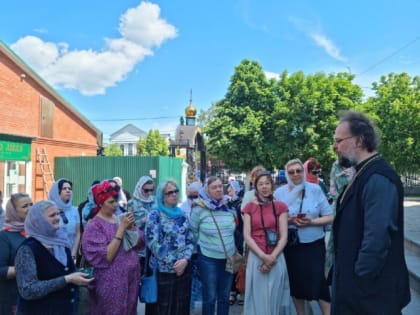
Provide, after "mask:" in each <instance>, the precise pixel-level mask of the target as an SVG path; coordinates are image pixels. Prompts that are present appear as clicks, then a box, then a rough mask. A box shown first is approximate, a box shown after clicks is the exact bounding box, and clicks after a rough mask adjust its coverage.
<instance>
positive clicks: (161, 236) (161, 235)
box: [145, 209, 194, 273]
mask: <svg viewBox="0 0 420 315" xmlns="http://www.w3.org/2000/svg"><path fill="white" fill-rule="evenodd" d="M145 234H146V244H147V247H148V248H149V249H150V250H151V252H152V254H153V256H152V258H151V259H150V265H151V266H157V268H158V270H159V271H160V272H168V273H175V269H174V268H173V265H174V264H175V262H176V261H177V260H180V259H183V258H185V259H187V260H188V261H189V260H190V259H191V256H192V252H193V248H194V244H193V234H192V232H191V228H190V223H189V221H188V218H187V216H186V215H185V214H183V215H181V216H180V217H178V218H176V219H171V218H169V217H167V216H166V215H165V214H164V213H162V212H160V211H159V210H156V209H154V210H151V211H150V212H149V215H148V218H147V223H146V233H145Z"/></svg>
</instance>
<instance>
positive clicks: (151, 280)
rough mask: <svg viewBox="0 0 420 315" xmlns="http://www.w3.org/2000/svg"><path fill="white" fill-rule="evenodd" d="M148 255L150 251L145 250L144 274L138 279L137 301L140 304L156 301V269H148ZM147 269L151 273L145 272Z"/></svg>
mask: <svg viewBox="0 0 420 315" xmlns="http://www.w3.org/2000/svg"><path fill="white" fill-rule="evenodd" d="M150 255H151V253H150V249H147V250H146V258H145V265H146V267H145V272H144V274H143V275H142V276H141V278H140V279H141V282H140V289H139V300H140V302H141V303H156V302H157V300H158V285H157V276H156V273H157V270H156V267H153V268H150V266H149V259H150ZM148 269H149V270H151V273H148V272H147V270H148Z"/></svg>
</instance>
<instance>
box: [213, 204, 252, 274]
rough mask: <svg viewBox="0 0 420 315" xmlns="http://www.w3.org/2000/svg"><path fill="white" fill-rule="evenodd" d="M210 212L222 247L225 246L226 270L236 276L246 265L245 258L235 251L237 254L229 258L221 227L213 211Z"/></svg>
mask: <svg viewBox="0 0 420 315" xmlns="http://www.w3.org/2000/svg"><path fill="white" fill-rule="evenodd" d="M209 211H210V214H211V217H212V218H213V221H214V224H215V225H216V228H217V232H218V233H219V237H220V241H221V242H222V246H223V251H224V252H225V257H226V266H225V270H226V271H227V272H229V273H232V274H235V273H237V272H238V270H239V268H240V267H241V265H242V264H243V263H244V257H243V256H242V255H241V254H240V253H239V252H238V251H237V250H236V251H235V254H233V255H232V256H228V254H227V251H226V246H225V242H223V237H222V233H221V232H220V229H219V225H218V224H217V222H216V218H215V217H214V215H213V212H212V211H211V210H209Z"/></svg>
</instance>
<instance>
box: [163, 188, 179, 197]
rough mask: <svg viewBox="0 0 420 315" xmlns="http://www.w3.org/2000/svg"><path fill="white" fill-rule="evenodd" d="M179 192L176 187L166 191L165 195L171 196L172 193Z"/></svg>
mask: <svg viewBox="0 0 420 315" xmlns="http://www.w3.org/2000/svg"><path fill="white" fill-rule="evenodd" d="M177 193H179V189H175V190H170V191H167V192H166V193H165V195H166V196H170V195H172V194H177Z"/></svg>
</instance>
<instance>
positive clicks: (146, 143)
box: [137, 130, 169, 156]
mask: <svg viewBox="0 0 420 315" xmlns="http://www.w3.org/2000/svg"><path fill="white" fill-rule="evenodd" d="M168 153H169V149H168V143H167V141H166V139H165V138H164V137H162V136H161V134H160V132H159V130H149V133H148V134H147V137H146V138H144V139H139V141H138V142H137V155H150V156H159V155H163V156H167V155H168Z"/></svg>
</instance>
